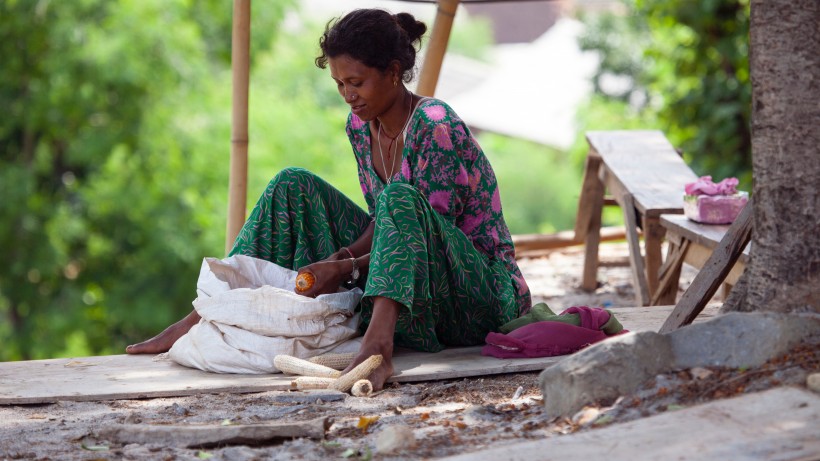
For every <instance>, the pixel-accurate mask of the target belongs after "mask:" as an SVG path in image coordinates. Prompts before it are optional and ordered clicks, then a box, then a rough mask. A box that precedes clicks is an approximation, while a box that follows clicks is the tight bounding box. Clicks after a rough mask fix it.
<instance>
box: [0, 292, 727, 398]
mask: <svg viewBox="0 0 820 461" xmlns="http://www.w3.org/2000/svg"><path fill="white" fill-rule="evenodd" d="M672 307H673V306H656V307H649V308H646V307H644V308H613V309H612V311H613V312H615V315H616V317H617V318H618V319H619V320H620V321H621V323H622V324H623V325H624V326H625V327H626V328H627V329H630V330H632V331H645V330H654V331H657V330H658V328H659V327H660V325H661V324H662V323H663V321H664V319H666V317H668V316H669V313H670V312H671V311H672ZM716 310H717V306H711V307H710V308H709V309H707V312H706V314H705V315H702V316H701V318H700V319H699V320H704V319H706V318H708V317H709V316H710V315H714V314H715V312H716ZM480 351H481V348H480V347H467V348H452V349H446V350H444V351H442V352H438V353H435V354H429V353H423V352H411V351H397V352H396V355H395V357H394V360H393V365H394V367H395V369H396V372H397V373H396V375H394V376H393V377H392V378H391V379H390V380H389V381H390V382H417V381H432V380H439V379H451V378H463V377H470V376H485V375H492V374H500V373H516V372H524V371H540V370H543V369H544V368H546V367H547V366H548V365H550V364H552V363H555V362H556V361H558V360H560V357H544V358H534V359H510V360H501V359H497V358H494V357H485V356H482V355H481V353H480ZM289 388H290V378H288V377H285V376H284V375H282V374H274V375H229V374H216V373H207V372H203V371H200V370H195V369H192V368H186V367H183V366H181V365H177V364H176V363H174V362H171V361H169V360H159V361H157V360H155V358H154V356H149V355H137V356H133V355H110V356H99V357H82V358H71V359H51V360H32V361H21V362H6V363H0V405H11V404H35V403H48V402H56V401H60V400H72V401H97V400H121V399H142V398H155V397H175V396H185V395H195V394H202V393H221V392H228V393H236V394H240V393H249V392H263V391H272V390H287V389H289Z"/></svg>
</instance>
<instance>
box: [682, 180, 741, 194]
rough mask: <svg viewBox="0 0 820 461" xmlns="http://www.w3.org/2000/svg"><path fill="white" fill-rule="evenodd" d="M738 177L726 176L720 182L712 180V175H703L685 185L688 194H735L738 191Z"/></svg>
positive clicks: (684, 188)
mask: <svg viewBox="0 0 820 461" xmlns="http://www.w3.org/2000/svg"><path fill="white" fill-rule="evenodd" d="M737 184H738V180H737V178H726V179H724V180H723V181H721V182H719V183H714V182H712V177H711V176H701V177H700V178H698V180H697V181H695V182H690V183H688V184H685V185H684V186H683V190H684V192H685V193H686V195H734V194H736V193H737Z"/></svg>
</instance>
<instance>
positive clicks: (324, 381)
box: [290, 376, 335, 391]
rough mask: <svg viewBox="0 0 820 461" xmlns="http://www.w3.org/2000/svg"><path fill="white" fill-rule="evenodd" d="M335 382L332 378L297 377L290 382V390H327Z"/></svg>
mask: <svg viewBox="0 0 820 461" xmlns="http://www.w3.org/2000/svg"><path fill="white" fill-rule="evenodd" d="M333 381H335V379H334V378H317V377H315V376H299V377H297V378H296V379H294V380H293V381H291V382H290V388H291V389H296V390H299V391H306V390H308V389H327V388H328V387H329V386H330V385H331V384H332V383H333Z"/></svg>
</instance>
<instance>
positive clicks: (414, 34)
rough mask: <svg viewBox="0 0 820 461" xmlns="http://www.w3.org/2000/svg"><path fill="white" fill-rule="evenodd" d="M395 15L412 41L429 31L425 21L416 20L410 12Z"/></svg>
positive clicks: (419, 38)
mask: <svg viewBox="0 0 820 461" xmlns="http://www.w3.org/2000/svg"><path fill="white" fill-rule="evenodd" d="M393 17H394V18H396V22H397V23H398V24H399V26H401V28H402V29H404V31H405V32H406V33H407V38H408V39H410V43H414V42H416V41H417V40H421V37H422V36H423V35H424V33H425V32H427V26H426V25H425V24H424V23H423V22H421V21H418V20H416V18H415V17H413V15H412V14H410V13H398V14H395V15H393Z"/></svg>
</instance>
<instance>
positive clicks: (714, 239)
mask: <svg viewBox="0 0 820 461" xmlns="http://www.w3.org/2000/svg"><path fill="white" fill-rule="evenodd" d="M661 225H662V226H663V227H665V228H666V230H667V232H669V233H674V234H677V235H680V236H682V237H683V238H685V239H686V240H689V241H690V242H693V243H696V244H698V245H701V246H704V247H706V248H708V249H710V250H714V249H715V248H716V247H717V246H718V244H719V243H720V241H721V240H722V239H723V236H724V235H726V231H728V230H729V226H728V225H725V226H724V225H715V224H700V223H696V222H694V221H692V220H690V219H689V218H687V217H686V216H683V215H673V214H665V215H663V216H661ZM750 248H751V244H749V245H746V247H745V248H744V249H743V254H742V255H741V256H740V262H742V263H743V264H748V263H749V251H750Z"/></svg>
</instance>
